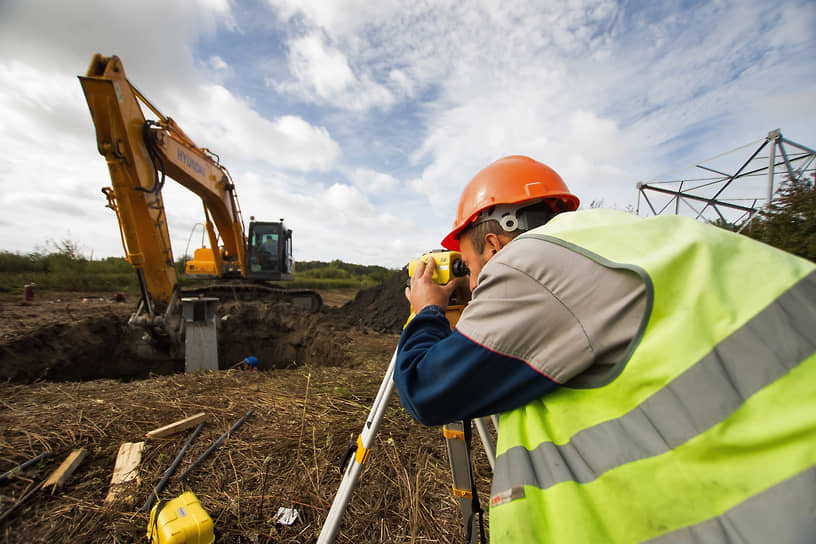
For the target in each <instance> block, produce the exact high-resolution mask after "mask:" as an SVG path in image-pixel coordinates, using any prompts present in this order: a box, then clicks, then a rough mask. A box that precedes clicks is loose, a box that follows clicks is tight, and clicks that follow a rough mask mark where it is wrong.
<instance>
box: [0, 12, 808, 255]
mask: <svg viewBox="0 0 816 544" xmlns="http://www.w3.org/2000/svg"><path fill="white" fill-rule="evenodd" d="M815 50H816V3H814V2H812V1H781V2H777V3H773V4H771V3H767V2H759V1H751V0H749V1H740V2H728V1H722V2H613V1H608V0H587V1H572V0H567V1H557V2H552V1H550V2H541V1H539V2H523V1H493V0H491V1H482V2H467V3H464V2H426V3H419V2H394V1H389V0H381V1H379V2H367V1H362V0H338V1H332V2H325V1H324V2H321V1H317V0H256V1H247V2H233V1H229V0H197V1H189V2H181V1H173V0H170V1H168V0H163V1H152V0H145V1H142V2H139V3H121V2H103V1H97V2H94V1H83V2H43V1H36V0H27V1H9V2H3V3H2V4H0V51H2V52H3V54H2V55H0V119H3V121H0V146H2V149H3V150H4V153H2V154H0V189H2V191H0V203H2V209H3V213H2V214H0V241H2V244H0V249H5V250H11V251H21V252H27V251H31V250H33V249H35V248H38V247H40V248H42V247H44V246H45V244H46V241H47V240H49V239H51V240H63V239H70V240H72V241H74V242H76V243H78V244H79V245H80V248H81V249H82V250H83V251H84V252H85V254H86V255H91V254H93V256H94V257H103V256H108V255H121V254H122V250H121V247H120V243H119V234H118V228H117V226H116V222H115V218H114V216H113V214H112V212H110V210H108V209H106V208H105V207H104V204H105V199H104V196H103V195H102V194H101V192H100V191H99V189H100V188H101V187H102V186H106V185H109V183H110V180H109V176H108V173H107V168H106V166H105V162H104V159H103V158H102V156H100V155H99V154H98V153H97V151H96V141H95V137H94V129H93V126H92V124H91V119H90V115H89V113H88V109H87V105H86V103H85V100H84V97H83V95H82V91H81V88H80V86H79V82H78V80H77V79H76V76H77V75H80V74H84V72H85V71H86V69H87V66H88V64H89V62H90V60H91V58H92V56H93V54H94V53H96V52H100V53H102V54H104V55H113V54H116V55H119V56H120V57H121V58H122V61H123V63H124V66H125V70H126V72H127V74H128V77H129V79H130V80H131V82H132V83H134V85H136V86H137V87H138V88H139V89H140V90H141V91H142V92H143V93H144V94H145V95H146V96H147V97H149V98H150V100H151V101H152V102H153V103H154V104H156V105H157V106H158V107H159V108H160V109H161V110H162V111H163V112H164V113H165V114H166V115H169V116H171V117H173V118H174V119H176V121H177V122H178V123H179V124H180V125H181V126H182V128H183V129H184V130H185V131H186V132H187V133H188V134H189V135H190V136H191V137H192V138H193V139H194V140H195V141H196V143H197V144H198V145H199V146H201V147H207V148H210V149H212V150H213V151H215V152H217V153H218V154H219V155H220V157H221V159H222V162H223V163H224V164H225V165H226V166H227V167H228V168H229V169H230V172H231V174H232V176H233V178H234V181H235V183H236V187H237V191H238V195H239V199H240V201H241V206H242V208H243V211H244V215H245V217H247V218H248V217H249V216H250V215H253V216H255V217H257V218H258V219H270V220H273V219H277V218H280V217H284V218H286V220H287V222H288V223H289V224H290V226H291V228H292V229H293V230H294V232H295V256H296V259H298V260H324V261H328V260H332V259H342V260H345V261H349V262H355V263H362V264H383V265H386V266H390V267H399V266H402V265H403V264H404V263H405V262H407V261H408V260H409V259H411V258H413V257H415V256H416V255H417V254H419V253H422V252H423V251H425V250H428V249H432V248H436V247H438V246H439V241H440V240H441V239H442V237H443V236H444V235H445V234H446V233H447V230H448V229H449V227H450V225H451V222H452V220H453V213H454V211H455V209H456V204H457V201H458V196H459V194H460V192H461V190H462V188H463V187H464V185H465V184H466V183H467V182H468V180H469V179H470V178H471V177H472V176H473V175H474V174H475V173H476V172H477V171H478V170H479V169H481V168H482V167H484V166H486V165H487V164H489V163H490V162H492V161H493V160H495V159H497V158H500V157H502V156H505V155H511V154H527V155H530V156H532V157H533V158H536V159H538V160H540V161H542V162H545V163H547V164H549V165H550V166H552V167H553V168H555V169H556V170H557V171H558V172H559V173H560V174H561V175H562V177H563V178H564V179H565V181H566V182H567V184H568V185H569V187H570V188H571V189H572V190H573V192H575V193H576V194H578V195H579V196H580V197H581V199H582V200H583V202H584V204H585V205H589V203H590V202H591V201H593V200H596V201H597V200H603V202H604V203H605V204H606V205H608V206H614V207H617V208H621V209H623V208H625V207H626V206H628V205H634V204H635V202H636V200H637V191H636V183H637V182H638V181H646V180H652V179H656V178H660V177H661V176H662V175H664V174H666V173H668V172H673V171H676V170H678V169H680V168H682V167H686V166H688V165H690V164H694V163H695V162H700V161H702V160H704V159H706V158H708V157H711V156H713V155H716V154H718V153H720V152H723V151H726V150H729V149H732V148H735V147H737V146H739V145H742V144H746V143H748V142H752V141H755V140H757V139H759V138H762V137H764V136H765V135H766V134H767V133H768V131H770V130H773V129H776V128H781V129H782V133H783V135H784V136H785V137H787V138H790V139H792V140H794V141H796V142H800V143H802V144H804V145H807V146H810V147H816V114H814V108H813V104H814V102H815V101H816V62H814V61H813V51H815ZM749 152H750V150H748V151H746V154H747V153H749ZM742 158H744V157H742V156H738V157H737V159H736V160H740V159H742ZM759 196H761V195H759ZM165 203H166V207H167V213H168V218H169V222H170V227H171V233H172V237H173V243H174V250H175V253H176V255H177V256H179V255H181V254H182V253H183V252H184V250H185V246H186V244H187V239H188V237H189V235H190V230H191V228H192V227H193V225H194V224H195V223H197V222H200V221H201V220H202V217H201V215H202V214H201V211H200V210H201V206H200V204H199V202H198V201H197V200H196V198H195V197H193V196H192V195H191V194H189V193H188V192H186V191H185V190H183V189H181V188H180V187H178V186H177V185H175V184H171V183H168V184H167V185H166V187H165Z"/></svg>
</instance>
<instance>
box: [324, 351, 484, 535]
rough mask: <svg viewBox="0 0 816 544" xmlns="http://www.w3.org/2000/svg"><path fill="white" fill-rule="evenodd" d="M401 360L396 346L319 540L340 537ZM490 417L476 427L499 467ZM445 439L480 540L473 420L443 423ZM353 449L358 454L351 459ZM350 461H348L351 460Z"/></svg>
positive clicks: (469, 525)
mask: <svg viewBox="0 0 816 544" xmlns="http://www.w3.org/2000/svg"><path fill="white" fill-rule="evenodd" d="M396 361H397V350H396V349H395V350H394V355H392V356H391V362H390V363H389V365H388V370H386V372H385V378H383V381H382V383H381V384H380V389H379V391H377V396H376V397H375V399H374V404H373V405H372V406H371V411H370V412H369V414H368V418H367V419H366V422H365V425H363V430H362V431H361V432H360V435H359V436H358V437H357V443H356V446H355V447H354V448H353V449H350V450H349V454H348V455H347V456H346V460H344V463H343V464H344V465H346V464H347V465H348V466H347V467H346V471H345V473H344V474H343V479H342V480H341V482H340V488H339V489H338V490H337V494H336V495H335V496H334V501H333V502H332V505H331V509H330V510H329V515H328V516H327V517H326V522H325V523H324V525H323V529H322V531H321V532H320V537H319V538H318V540H317V542H318V544H331V543H332V542H334V539H335V538H336V537H337V533H338V531H339V529H340V521H341V519H342V517H343V513H345V511H346V507H347V506H348V502H349V500H350V499H351V495H352V493H353V492H354V488H355V487H356V486H357V483H358V481H359V478H360V473H361V472H362V470H363V465H365V463H366V462H367V461H368V457H369V454H370V453H371V448H372V447H373V445H374V438H375V437H376V436H377V430H378V429H379V427H380V424H381V423H382V420H383V417H384V416H385V410H386V408H388V403H389V402H390V401H391V397H392V396H393V394H394V367H395V366H396ZM491 418H493V419H492V423H493V425H494V427H495V428H498V425H497V419H498V418H497V417H496V416H491ZM487 420H488V418H479V419H477V420H475V424H476V428H477V430H478V432H479V436H480V437H481V440H482V444H483V445H484V449H485V452H486V454H487V458H488V462H489V464H490V468H491V469H494V468H495V462H496V446H495V444H494V442H493V437H492V435H491V434H490V432H489V430H488V427H487ZM443 433H444V435H445V441H446V444H447V447H448V460H449V462H450V467H451V475H452V476H453V494H454V495H455V496H456V497H457V498H458V499H459V506H460V508H461V510H462V520H463V522H464V524H465V532H466V534H468V535H470V537H469V539H468V542H469V544H476V543H478V542H479V531H478V523H479V520H478V519H477V515H476V514H477V512H476V511H475V509H476V505H478V497H475V498H476V501H474V491H475V487H474V485H473V466H472V463H471V459H470V443H469V440H468V439H469V435H470V423H469V422H468V423H466V424H465V423H463V422H457V423H454V424H449V425H445V426H444V427H443ZM352 453H353V455H354V458H353V459H350V460H348V458H349V456H350V455H351V454H352ZM347 461H348V462H347Z"/></svg>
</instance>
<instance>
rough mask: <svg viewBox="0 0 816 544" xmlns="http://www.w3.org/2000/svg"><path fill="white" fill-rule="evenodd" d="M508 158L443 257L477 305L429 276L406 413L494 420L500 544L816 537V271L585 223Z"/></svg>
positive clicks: (410, 339)
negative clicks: (455, 262)
mask: <svg viewBox="0 0 816 544" xmlns="http://www.w3.org/2000/svg"><path fill="white" fill-rule="evenodd" d="M577 208H578V199H577V197H575V196H574V195H572V194H571V193H570V192H569V191H568V189H567V187H566V185H565V184H564V182H563V181H562V180H561V178H560V177H559V176H558V174H556V173H555V172H554V171H553V170H552V169H550V168H548V167H547V166H545V165H544V164H541V163H539V162H537V161H534V160H532V159H530V158H528V157H520V156H513V157H506V158H504V159H500V160H498V161H496V162H495V163H493V164H491V165H489V166H488V167H486V168H485V169H484V170H482V171H481V172H479V173H478V174H477V175H476V176H475V177H474V178H473V179H472V180H471V181H470V183H469V184H468V185H467V186H466V187H465V190H464V192H463V194H462V197H461V200H460V202H459V208H458V210H457V215H456V220H455V221H454V226H453V230H452V231H451V232H450V233H449V234H448V235H447V236H446V237H445V239H444V240H443V242H442V245H443V246H444V247H446V248H447V249H450V250H459V251H461V253H462V258H463V260H464V261H465V264H467V266H468V267H469V269H470V286H471V289H472V291H473V298H472V301H471V302H470V304H469V305H468V306H467V308H465V310H464V312H463V313H462V316H461V318H460V320H459V322H458V323H457V325H456V328H455V329H453V330H452V331H451V329H450V325H449V323H448V321H447V319H446V317H445V313H444V308H445V306H446V305H447V301H448V297H449V295H450V293H451V292H452V291H453V289H454V285H453V282H451V284H448V285H446V286H440V285H437V284H435V283H434V282H433V281H432V279H431V275H432V272H433V263H429V265H428V266H427V267H424V266H420V268H418V269H417V270H416V271H415V272H414V275H413V277H412V279H411V286H410V289H409V290H408V291H407V292H406V296H407V297H408V299H409V301H410V302H411V305H412V307H413V308H414V310H415V311H416V312H417V314H416V317H414V319H413V320H412V321H411V322H410V323H409V324H408V325H407V326H406V328H405V330H404V331H403V334H402V336H401V338H400V343H399V349H398V354H397V362H396V370H395V376H394V380H395V382H396V385H397V388H398V390H399V393H400V399H401V401H402V404H403V406H404V407H405V408H406V409H407V410H408V411H409V412H410V413H411V414H412V415H413V416H414V417H415V418H416V419H417V420H419V421H420V422H422V423H425V424H428V425H434V424H441V423H447V422H451V421H455V420H458V419H462V418H470V417H477V416H484V415H487V414H492V413H500V414H501V416H500V424H499V435H498V444H497V459H496V469H495V474H494V479H493V487H492V491H491V511H490V536H491V540H492V541H493V542H512V543H517V542H549V543H555V542H642V541H647V540H648V541H650V542H700V541H704V542H737V541H738V542H750V543H754V542H757V543H759V542H774V543H776V544H778V543H779V542H806V541H809V540H808V539H811V538H812V535H814V534H816V516H814V514H813V513H814V512H816V492H814V489H816V392H814V391H815V390H814V386H813V384H814V383H816V335H815V334H814V331H815V330H816V266H814V264H813V263H811V262H809V261H806V260H804V259H800V258H798V257H795V256H793V255H790V254H788V253H785V252H783V251H780V250H776V249H774V248H771V247H769V246H766V245H764V244H760V243H758V242H755V241H753V240H750V239H749V238H746V237H743V236H740V235H737V234H733V233H730V232H727V231H725V230H722V229H718V228H716V227H712V226H708V225H704V224H702V223H700V222H696V221H693V220H691V219H688V218H682V217H678V216H660V217H655V218H650V219H643V218H640V217H637V216H634V215H631V214H626V213H622V212H615V211H611V210H586V211H575V210H576V209H577Z"/></svg>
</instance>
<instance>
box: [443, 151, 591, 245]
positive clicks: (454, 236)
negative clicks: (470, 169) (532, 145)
mask: <svg viewBox="0 0 816 544" xmlns="http://www.w3.org/2000/svg"><path fill="white" fill-rule="evenodd" d="M532 200H535V201H539V200H549V201H556V202H557V201H560V203H561V204H558V203H556V202H554V204H555V206H554V208H555V209H556V210H559V211H562V210H567V211H575V210H577V209H578V205H579V204H580V201H579V200H578V197H577V196H575V195H574V194H572V193H570V192H569V189H567V185H566V184H565V183H564V180H562V179H561V176H559V175H558V174H557V173H556V172H555V170H553V169H552V168H550V167H549V166H547V165H546V164H542V163H540V162H538V161H535V160H533V159H531V158H530V157H524V156H522V155H513V156H511V157H504V158H503V159H499V160H497V161H496V162H494V163H493V164H491V165H489V166H487V167H486V168H484V169H483V170H482V171H480V172H479V173H478V174H476V175H475V176H474V177H473V179H472V180H470V182H469V183H468V184H467V186H466V187H465V190H464V191H463V192H462V198H461V199H459V208H458V209H457V210H456V220H455V221H454V222H453V230H452V231H451V232H450V233H449V234H448V235H447V236H445V238H444V239H443V240H442V247H444V248H446V249H449V250H451V251H459V240H458V236H459V233H460V232H462V230H463V229H464V228H465V227H467V226H468V225H470V224H471V223H473V222H474V221H475V220H476V218H477V216H478V215H479V212H481V211H482V210H485V209H487V208H490V207H492V206H498V205H501V204H522V203H525V202H528V201H532ZM520 207H521V206H520Z"/></svg>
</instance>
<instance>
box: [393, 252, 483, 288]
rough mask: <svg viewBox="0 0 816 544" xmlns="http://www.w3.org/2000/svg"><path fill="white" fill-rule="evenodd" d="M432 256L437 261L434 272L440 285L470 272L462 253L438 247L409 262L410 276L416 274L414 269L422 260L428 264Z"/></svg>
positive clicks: (435, 279) (435, 281) (434, 276)
mask: <svg viewBox="0 0 816 544" xmlns="http://www.w3.org/2000/svg"><path fill="white" fill-rule="evenodd" d="M430 258H433V260H434V262H435V263H436V268H435V269H434V273H433V281H434V283H438V284H439V285H445V284H446V283H448V282H449V281H450V280H452V279H454V278H460V277H462V276H467V275H468V274H469V273H470V271H469V270H468V269H467V266H465V263H464V261H462V254H461V253H459V252H458V251H445V250H442V249H437V250H434V251H429V252H428V253H426V254H425V255H423V256H422V257H420V258H419V259H414V260H413V261H411V262H410V263H408V276H409V277H412V276H413V275H414V271H415V270H416V269H417V267H418V266H419V263H420V262H423V263H425V264H428V259H430Z"/></svg>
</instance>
